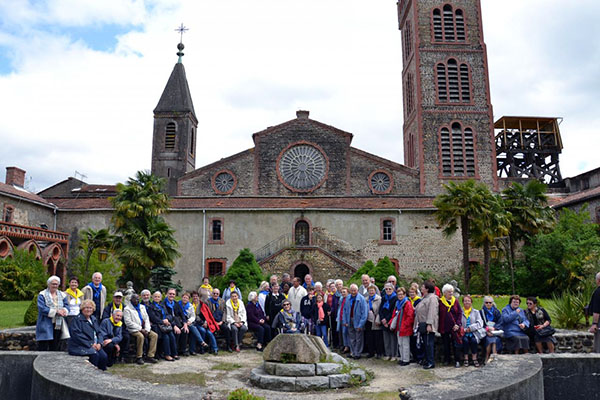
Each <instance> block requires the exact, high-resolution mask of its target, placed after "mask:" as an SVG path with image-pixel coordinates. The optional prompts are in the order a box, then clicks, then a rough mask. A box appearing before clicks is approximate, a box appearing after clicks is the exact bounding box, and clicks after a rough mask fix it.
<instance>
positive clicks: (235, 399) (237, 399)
mask: <svg viewBox="0 0 600 400" xmlns="http://www.w3.org/2000/svg"><path fill="white" fill-rule="evenodd" d="M227 400H264V397H260V396H255V395H253V394H252V393H250V392H248V390H246V389H242V388H239V389H235V390H234V391H232V392H230V393H229V395H228V396H227Z"/></svg>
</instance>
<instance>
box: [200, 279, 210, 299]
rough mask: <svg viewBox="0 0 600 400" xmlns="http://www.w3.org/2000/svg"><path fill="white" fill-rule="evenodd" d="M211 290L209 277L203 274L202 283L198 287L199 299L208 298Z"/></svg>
mask: <svg viewBox="0 0 600 400" xmlns="http://www.w3.org/2000/svg"><path fill="white" fill-rule="evenodd" d="M212 291H213V287H212V286H211V285H210V279H209V278H208V277H207V276H205V277H204V278H202V285H200V287H199V288H198V293H199V294H200V300H201V301H203V302H205V301H207V300H208V299H209V297H210V296H211V294H212Z"/></svg>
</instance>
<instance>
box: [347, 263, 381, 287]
mask: <svg viewBox="0 0 600 400" xmlns="http://www.w3.org/2000/svg"><path fill="white" fill-rule="evenodd" d="M373 268H375V264H374V263H373V261H371V260H367V261H366V262H365V263H364V264H363V265H362V267H360V268H359V269H358V270H356V272H355V273H354V274H353V275H352V276H351V277H350V279H351V280H356V279H358V281H359V282H360V278H361V277H362V276H363V275H364V274H367V275H369V274H370V273H371V271H372V270H373ZM369 276H371V275H369Z"/></svg>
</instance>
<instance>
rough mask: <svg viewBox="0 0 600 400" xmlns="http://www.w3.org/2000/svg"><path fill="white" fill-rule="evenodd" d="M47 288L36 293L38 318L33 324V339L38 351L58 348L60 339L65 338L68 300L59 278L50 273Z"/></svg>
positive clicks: (66, 335) (67, 329) (66, 334)
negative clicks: (62, 290)
mask: <svg viewBox="0 0 600 400" xmlns="http://www.w3.org/2000/svg"><path fill="white" fill-rule="evenodd" d="M47 283H48V288H47V289H45V290H42V291H41V292H40V294H38V298H37V307H38V318H37V323H36V325H35V340H36V341H37V349H38V350H40V351H47V350H50V351H56V350H58V347H59V344H60V340H61V339H64V338H67V337H68V333H69V328H68V327H67V319H66V317H67V315H68V313H69V311H68V310H69V302H68V300H67V295H66V294H65V293H63V292H61V291H60V290H58V287H59V286H60V278H59V277H58V276H56V275H52V276H51V277H50V278H48V281H47Z"/></svg>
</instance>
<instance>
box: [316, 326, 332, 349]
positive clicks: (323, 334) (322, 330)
mask: <svg viewBox="0 0 600 400" xmlns="http://www.w3.org/2000/svg"><path fill="white" fill-rule="evenodd" d="M315 329H316V331H317V336H318V337H320V338H321V339H323V342H325V346H327V347H329V342H328V341H327V325H325V324H317V325H315Z"/></svg>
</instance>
